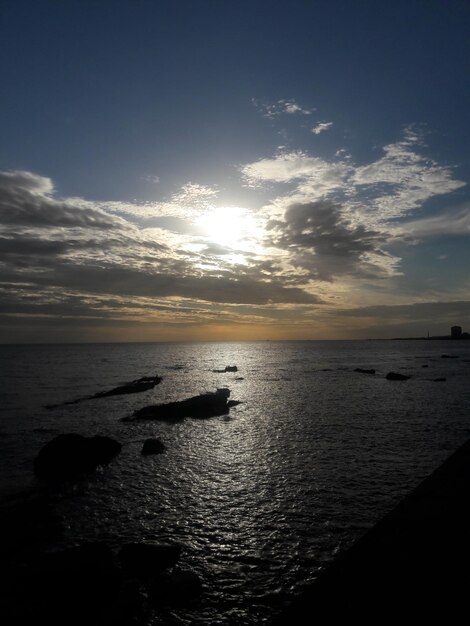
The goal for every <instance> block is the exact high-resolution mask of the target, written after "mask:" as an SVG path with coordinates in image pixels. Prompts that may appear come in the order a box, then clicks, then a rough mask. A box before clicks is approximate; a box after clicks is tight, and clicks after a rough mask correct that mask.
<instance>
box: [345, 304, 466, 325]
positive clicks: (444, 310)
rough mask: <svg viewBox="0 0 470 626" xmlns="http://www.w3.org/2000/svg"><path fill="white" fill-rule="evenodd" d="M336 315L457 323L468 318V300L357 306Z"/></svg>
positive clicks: (386, 319) (385, 319)
mask: <svg viewBox="0 0 470 626" xmlns="http://www.w3.org/2000/svg"><path fill="white" fill-rule="evenodd" d="M336 314H337V315H342V316H346V317H373V318H380V319H382V320H384V322H385V321H388V320H396V321H421V320H428V319H431V320H436V319H437V320H440V321H443V320H447V321H449V322H455V323H458V321H459V320H462V319H470V301H469V300H457V301H449V302H415V303H411V304H394V305H376V306H367V307H357V308H355V309H344V310H337V311H336Z"/></svg>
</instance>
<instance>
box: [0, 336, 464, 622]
mask: <svg viewBox="0 0 470 626" xmlns="http://www.w3.org/2000/svg"><path fill="white" fill-rule="evenodd" d="M443 355H446V356H447V357H454V358H445V357H444V358H443ZM0 363H1V372H2V374H1V381H2V385H1V393H0V399H1V401H0V447H1V455H0V476H1V480H0V494H3V495H4V494H6V493H11V492H12V491H15V490H21V489H24V488H26V487H31V486H32V485H34V484H35V478H34V475H33V460H34V457H35V456H36V454H37V453H38V451H39V450H40V449H41V447H42V446H43V445H44V444H46V443H47V442H48V441H50V440H51V439H52V438H54V437H55V436H56V435H58V434H60V433H72V432H73V433H80V434H83V435H95V434H96V435H107V436H110V437H113V438H114V439H117V440H118V441H119V442H121V443H122V444H123V448H122V452H121V454H120V455H119V456H117V457H116V458H115V459H114V460H113V461H112V462H111V463H110V464H109V465H108V466H106V467H103V468H100V469H99V470H98V471H97V472H96V473H95V474H94V475H93V476H92V477H90V480H89V481H88V482H87V484H86V485H84V486H82V488H80V489H78V490H77V491H76V492H74V493H72V494H68V495H67V497H64V498H63V499H62V500H61V502H60V503H59V505H58V506H59V508H60V512H61V513H62V514H63V515H64V518H65V520H66V525H67V528H66V534H65V537H64V539H63V544H64V547H67V546H72V545H76V544H79V543H82V542H85V541H105V542H107V543H108V544H109V545H110V546H111V547H113V548H116V549H118V548H119V546H120V545H122V544H124V543H127V542H130V541H146V540H163V541H173V542H177V543H180V544H182V546H183V553H182V556H181V559H180V566H181V567H182V568H184V569H187V570H190V571H192V572H194V573H195V574H197V575H198V576H199V577H200V579H201V580H202V583H203V592H202V596H201V599H200V601H199V603H197V605H195V606H186V607H185V606H182V607H170V608H168V609H165V611H164V612H162V611H155V612H154V613H152V614H151V616H150V617H149V621H148V625H149V626H157V625H161V624H182V625H188V626H189V625H199V624H200V625H202V624H204V625H205V626H213V625H215V624H217V625H221V626H225V625H227V626H228V625H235V624H236V625H247V626H248V625H253V624H268V623H269V622H270V620H272V619H273V617H274V616H275V615H277V614H278V613H279V612H281V611H282V610H283V608H284V607H285V606H287V605H288V604H289V602H291V601H292V599H293V598H295V596H296V595H298V594H300V593H301V592H302V591H303V590H304V589H305V588H306V587H307V586H308V585H310V584H311V583H312V582H313V581H314V580H315V578H316V577H317V576H318V574H319V573H320V572H321V571H322V570H323V569H324V568H325V567H327V566H328V564H329V563H330V562H331V561H332V560H334V559H335V557H336V556H337V555H338V554H339V553H341V552H342V551H344V550H345V549H347V548H348V546H350V545H351V544H352V543H353V542H354V540H356V539H357V538H358V537H360V536H361V535H362V534H364V533H365V532H366V531H367V529H368V528H370V527H371V526H373V525H374V523H375V522H376V521H377V520H378V519H379V518H380V517H381V516H383V515H384V514H385V513H387V512H388V511H389V510H390V509H392V508H393V507H394V505H396V504H397V503H398V502H399V501H400V499H401V498H402V497H403V496H404V495H405V494H407V493H408V492H409V491H410V490H411V489H413V488H414V487H415V486H416V485H417V484H419V482H420V481H421V480H422V479H423V478H425V477H426V476H427V475H428V474H429V473H430V472H431V471H432V470H434V469H435V468H436V467H437V466H439V464H440V463H441V462H442V461H443V460H444V459H445V458H446V457H447V456H449V455H450V454H451V453H452V452H453V451H454V450H456V449H457V448H458V447H459V446H460V445H461V444H463V443H464V442H465V441H466V440H467V439H469V438H470V385H469V375H470V342H466V341H450V340H449V341H445V340H429V341H427V340H416V341H415V340H409V341H400V340H397V341H296V342H271V341H263V342H253V343H244V342H243V343H242V342H240V343H135V344H129V343H126V344H69V345H4V346H0ZM234 365H236V366H237V369H238V371H236V372H220V371H219V372H214V371H213V370H221V369H224V368H225V367H226V366H234ZM356 368H363V369H371V368H373V369H375V370H376V373H375V374H364V373H359V372H356V371H355V369H356ZM390 371H394V372H398V373H401V374H405V375H407V376H410V379H409V380H406V381H390V380H387V379H386V378H385V377H386V374H387V373H388V372H390ZM156 374H158V375H159V376H162V377H163V380H162V382H161V384H159V385H157V386H156V387H154V388H153V389H152V390H149V391H146V392H143V393H136V394H132V395H122V396H114V397H104V398H97V399H93V400H86V401H83V402H80V403H77V404H64V405H62V406H60V407H58V408H56V409H52V410H51V409H47V408H45V406H46V405H50V404H60V403H63V402H67V401H70V400H74V399H76V398H80V397H85V396H89V395H92V394H95V393H98V392H100V391H106V390H108V389H111V388H113V387H116V386H118V385H120V384H122V383H125V382H128V381H131V380H134V379H137V378H140V377H142V376H151V375H156ZM442 378H444V379H445V380H444V381H442V380H441V381H436V379H442ZM221 387H226V388H229V389H230V392H231V396H230V398H231V399H232V400H237V401H240V404H238V405H237V406H235V407H233V408H231V409H230V412H229V414H227V415H224V416H221V417H212V418H210V419H202V420H201V419H185V420H183V421H179V422H176V423H168V422H165V423H163V422H155V421H154V422H152V421H145V422H123V421H121V418H123V417H126V416H129V415H131V414H132V412H133V411H134V410H136V409H138V408H141V407H143V406H146V405H149V404H158V403H164V402H170V401H175V400H182V399H184V398H187V397H190V396H194V395H197V394H200V393H203V392H206V391H215V390H216V389H217V388H221ZM148 437H158V438H160V439H161V440H162V441H163V442H164V444H165V446H166V451H165V452H164V453H163V454H158V455H153V456H142V454H141V449H142V443H143V441H144V440H145V439H146V438H148Z"/></svg>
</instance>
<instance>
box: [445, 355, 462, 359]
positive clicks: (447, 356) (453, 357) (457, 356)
mask: <svg viewBox="0 0 470 626" xmlns="http://www.w3.org/2000/svg"><path fill="white" fill-rule="evenodd" d="M458 358H459V355H458V354H443V355H441V359H458Z"/></svg>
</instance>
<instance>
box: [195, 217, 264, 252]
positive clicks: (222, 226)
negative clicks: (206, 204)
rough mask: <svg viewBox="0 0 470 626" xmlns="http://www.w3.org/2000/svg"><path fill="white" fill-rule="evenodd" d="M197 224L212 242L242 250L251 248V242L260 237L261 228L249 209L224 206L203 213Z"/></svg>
mask: <svg viewBox="0 0 470 626" xmlns="http://www.w3.org/2000/svg"><path fill="white" fill-rule="evenodd" d="M196 224H197V225H198V226H199V227H200V228H201V229H202V231H203V232H204V235H205V236H206V237H207V238H208V239H210V241H211V242H213V243H216V244H219V245H221V246H226V247H228V248H238V249H242V250H246V249H248V248H249V249H251V248H252V247H253V246H252V245H250V243H249V242H253V240H256V239H259V237H260V235H261V229H260V226H259V224H258V223H257V220H256V219H255V217H254V216H253V215H251V214H250V212H249V211H248V210H247V209H244V208H241V207H234V206H224V207H217V208H214V209H212V210H211V211H210V212H208V213H205V214H204V215H201V216H200V217H199V218H198V219H197V220H196Z"/></svg>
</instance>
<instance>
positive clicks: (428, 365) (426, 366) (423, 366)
mask: <svg viewBox="0 0 470 626" xmlns="http://www.w3.org/2000/svg"><path fill="white" fill-rule="evenodd" d="M421 367H429V365H421Z"/></svg>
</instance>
